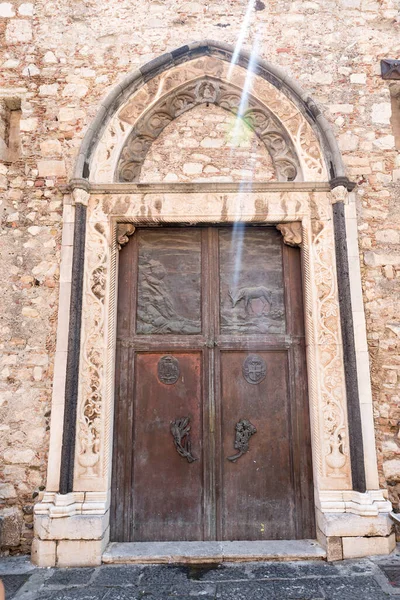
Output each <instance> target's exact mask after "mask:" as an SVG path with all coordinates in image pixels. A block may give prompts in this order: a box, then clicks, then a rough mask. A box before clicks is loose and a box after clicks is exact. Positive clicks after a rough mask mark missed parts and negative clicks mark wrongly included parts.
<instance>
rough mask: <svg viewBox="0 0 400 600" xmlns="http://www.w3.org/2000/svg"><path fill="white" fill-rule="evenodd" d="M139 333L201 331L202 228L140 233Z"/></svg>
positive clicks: (143, 231)
mask: <svg viewBox="0 0 400 600" xmlns="http://www.w3.org/2000/svg"><path fill="white" fill-rule="evenodd" d="M138 235H139V244H138V246H139V247H138V253H139V257H138V258H139V272H138V300H137V325H136V331H137V333H138V334H165V333H173V334H179V333H180V334H196V333H201V307H200V280H201V238H200V231H199V230H198V229H197V230H195V231H190V230H185V231H183V230H182V231H177V230H173V231H168V230H160V231H157V230H154V229H153V230H145V229H143V230H141V231H140V232H139V234H138Z"/></svg>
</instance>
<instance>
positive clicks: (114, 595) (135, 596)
mask: <svg viewBox="0 0 400 600" xmlns="http://www.w3.org/2000/svg"><path fill="white" fill-rule="evenodd" d="M166 597H167V596H164V598H166ZM142 598H143V600H145V598H149V600H155V599H156V598H157V596H154V595H153V594H152V593H150V592H148V593H146V595H143V591H142V590H139V589H137V588H134V587H131V586H130V587H127V588H123V587H118V588H112V589H111V590H107V592H106V595H105V596H104V600H141V599H142Z"/></svg>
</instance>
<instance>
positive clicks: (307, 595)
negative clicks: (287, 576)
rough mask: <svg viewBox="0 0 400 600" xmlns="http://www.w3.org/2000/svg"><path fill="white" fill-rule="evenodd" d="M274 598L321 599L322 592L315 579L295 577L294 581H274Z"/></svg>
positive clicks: (279, 599) (281, 599)
mask: <svg viewBox="0 0 400 600" xmlns="http://www.w3.org/2000/svg"><path fill="white" fill-rule="evenodd" d="M274 592H275V598H276V600H289V599H292V598H293V599H295V598H296V599H298V600H317V599H319V598H321V599H323V598H324V594H323V592H322V590H321V588H320V586H319V585H318V581H315V579H297V580H296V581H286V582H285V581H276V582H274Z"/></svg>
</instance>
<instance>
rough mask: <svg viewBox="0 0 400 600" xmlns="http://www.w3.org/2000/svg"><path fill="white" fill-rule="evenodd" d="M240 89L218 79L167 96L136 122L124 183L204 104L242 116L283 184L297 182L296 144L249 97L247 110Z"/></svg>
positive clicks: (119, 176) (122, 164)
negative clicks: (170, 130) (178, 122)
mask: <svg viewBox="0 0 400 600" xmlns="http://www.w3.org/2000/svg"><path fill="white" fill-rule="evenodd" d="M242 98H243V94H242V90H241V89H240V88H237V87H236V86H234V85H232V84H229V83H227V82H225V81H221V80H219V79H216V78H214V77H209V76H205V77H202V78H199V79H195V80H194V81H189V82H187V83H185V84H183V85H182V86H180V87H179V88H177V89H176V90H174V91H173V92H171V93H169V94H167V95H164V96H162V97H161V98H160V100H159V101H158V102H157V103H156V104H155V105H153V106H152V107H151V108H150V109H149V110H148V111H146V112H144V113H143V115H142V116H141V117H140V118H139V119H138V121H137V122H136V123H135V125H134V127H133V129H132V131H131V133H130V134H129V137H128V139H127V141H126V143H125V145H124V147H123V148H122V151H121V154H120V157H119V161H118V165H117V172H116V180H117V181H120V182H129V181H138V180H139V176H140V171H141V168H142V165H143V163H144V160H145V158H146V154H147V152H148V151H149V149H150V146H151V144H152V143H153V141H154V140H155V139H156V138H157V137H158V136H159V135H160V133H161V132H162V131H163V129H164V128H165V127H167V125H169V123H171V122H172V121H173V120H174V119H176V118H177V117H179V116H180V115H182V114H183V113H185V112H186V111H188V110H190V109H192V108H194V107H195V106H198V105H201V104H215V105H217V106H220V107H221V108H224V109H225V110H227V111H229V112H232V113H234V114H235V115H238V116H239V117H240V118H242V119H243V121H244V122H245V123H246V125H247V126H248V127H249V128H250V129H252V130H253V131H254V132H255V133H256V135H257V136H258V137H259V138H260V140H261V141H262V142H263V143H264V144H265V146H266V148H267V150H268V152H269V154H270V155H271V158H272V161H273V163H274V167H275V170H276V174H277V177H278V180H279V181H294V180H295V179H296V178H297V177H298V175H299V174H300V173H301V168H300V163H299V160H298V158H297V153H296V150H295V148H294V145H293V142H292V140H291V138H290V136H289V134H288V132H287V131H286V129H285V128H284V127H283V125H282V123H281V122H280V120H279V119H278V118H277V117H276V116H275V115H274V114H273V113H272V112H271V111H270V110H269V109H268V108H267V107H266V106H264V105H263V104H262V103H261V102H260V101H258V100H257V99H256V98H254V97H253V96H251V95H250V94H249V96H248V98H247V103H246V106H245V107H243V106H242V104H243V100H242Z"/></svg>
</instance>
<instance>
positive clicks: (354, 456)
mask: <svg viewBox="0 0 400 600" xmlns="http://www.w3.org/2000/svg"><path fill="white" fill-rule="evenodd" d="M333 223H334V230H335V251H336V265H337V283H338V292H339V303H340V322H341V331H342V338H343V357H344V372H345V381H346V394H347V413H348V421H349V445H350V458H351V475H352V480H353V490H356V491H357V492H365V490H366V481H365V466H364V448H363V435H362V425H361V411H360V398H359V390H358V380H357V361H356V349H355V341H354V324H353V313H352V306H351V293H350V274H349V260H348V255H347V239H346V219H345V214H344V204H343V202H337V203H336V204H334V205H333Z"/></svg>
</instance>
